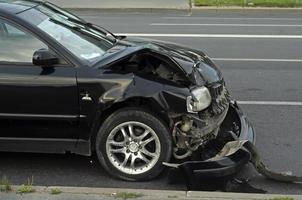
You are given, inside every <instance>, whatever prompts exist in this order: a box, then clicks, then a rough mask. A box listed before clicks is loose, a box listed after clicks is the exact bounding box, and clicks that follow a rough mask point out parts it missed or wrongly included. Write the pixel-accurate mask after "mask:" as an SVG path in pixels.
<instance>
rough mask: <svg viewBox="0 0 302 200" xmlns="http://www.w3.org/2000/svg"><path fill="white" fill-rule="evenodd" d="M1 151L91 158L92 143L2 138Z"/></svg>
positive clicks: (72, 140)
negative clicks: (68, 154) (71, 154)
mask: <svg viewBox="0 0 302 200" xmlns="http://www.w3.org/2000/svg"><path fill="white" fill-rule="evenodd" d="M0 151H3V152H26V153H54V154H65V153H67V152H70V153H74V154H79V155H84V156H90V155H91V148H90V141H86V140H79V139H51V138H8V137H6V138H0Z"/></svg>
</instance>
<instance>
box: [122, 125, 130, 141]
mask: <svg viewBox="0 0 302 200" xmlns="http://www.w3.org/2000/svg"><path fill="white" fill-rule="evenodd" d="M121 132H122V134H123V137H124V141H128V140H129V136H128V135H127V133H126V131H125V128H124V127H122V128H121Z"/></svg>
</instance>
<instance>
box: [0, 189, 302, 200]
mask: <svg viewBox="0 0 302 200" xmlns="http://www.w3.org/2000/svg"><path fill="white" fill-rule="evenodd" d="M12 188H13V190H12V191H11V192H9V193H4V192H0V200H48V199H49V200H113V199H122V200H126V199H130V200H131V199H137V200H171V199H184V200H197V199H199V200H223V199H226V200H231V199H232V200H237V199H238V200H284V199H293V200H302V195H287V196H284V195H272V194H243V193H222V192H195V191H188V192H186V191H167V190H140V189H117V188H115V189H114V188H84V187H39V186H35V187H33V189H35V192H34V193H28V194H22V195H21V194H16V191H17V189H18V188H20V186H13V187H12ZM54 189H56V191H60V192H61V193H60V194H51V192H52V191H53V190H54Z"/></svg>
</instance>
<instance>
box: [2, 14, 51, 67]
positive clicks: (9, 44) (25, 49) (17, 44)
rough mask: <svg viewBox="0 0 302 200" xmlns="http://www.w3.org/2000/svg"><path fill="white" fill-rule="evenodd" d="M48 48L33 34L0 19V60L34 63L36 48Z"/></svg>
mask: <svg viewBox="0 0 302 200" xmlns="http://www.w3.org/2000/svg"><path fill="white" fill-rule="evenodd" d="M42 48H44V49H47V48H48V47H47V45H45V44H44V43H43V42H41V41H40V40H39V39H37V38H35V37H34V36H33V35H32V34H30V33H28V32H26V31H24V30H22V29H20V28H19V27H17V26H15V25H13V24H12V23H9V22H7V21H6V20H4V19H0V62H5V63H7V62H8V63H10V62H12V63H16V62H17V63H32V57H33V54H34V52H35V51H36V50H39V49H42Z"/></svg>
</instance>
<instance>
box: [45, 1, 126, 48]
mask: <svg viewBox="0 0 302 200" xmlns="http://www.w3.org/2000/svg"><path fill="white" fill-rule="evenodd" d="M43 6H45V7H47V8H48V9H50V10H52V11H53V12H55V13H57V14H59V15H62V16H64V17H65V18H67V20H68V21H70V22H72V23H75V24H78V25H82V26H85V27H88V28H90V29H92V30H95V31H97V32H100V33H102V34H104V35H105V36H107V35H108V34H109V35H111V36H112V37H113V38H114V43H116V42H117V40H118V39H122V38H121V37H118V36H116V35H114V34H113V33H112V32H110V31H109V30H107V29H105V28H104V27H101V26H98V25H95V24H92V23H89V22H86V21H84V20H82V19H80V18H78V17H70V16H69V15H68V14H66V13H64V12H65V11H64V12H62V11H60V10H58V9H56V7H55V6H53V5H52V4H50V3H48V2H45V3H43ZM70 15H71V16H72V14H70Z"/></svg>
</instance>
